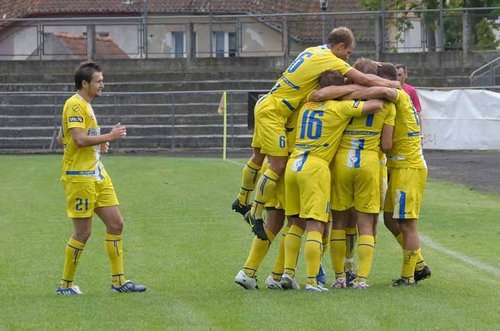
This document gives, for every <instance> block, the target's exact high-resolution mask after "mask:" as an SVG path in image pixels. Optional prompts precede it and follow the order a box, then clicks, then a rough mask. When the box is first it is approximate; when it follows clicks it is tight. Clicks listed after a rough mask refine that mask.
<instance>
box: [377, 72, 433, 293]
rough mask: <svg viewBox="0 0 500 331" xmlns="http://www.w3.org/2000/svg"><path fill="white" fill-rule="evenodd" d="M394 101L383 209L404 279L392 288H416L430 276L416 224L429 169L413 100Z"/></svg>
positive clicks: (390, 75)
mask: <svg viewBox="0 0 500 331" xmlns="http://www.w3.org/2000/svg"><path fill="white" fill-rule="evenodd" d="M378 72H379V75H380V76H381V77H386V78H388V79H390V78H395V77H396V75H397V71H396V67H395V66H394V65H392V64H390V63H384V64H382V66H380V67H379V69H378ZM396 91H397V97H396V98H395V99H394V100H393V102H394V103H395V105H396V121H395V128H394V134H393V146H392V148H391V151H390V152H389V153H388V154H387V159H388V163H387V166H388V169H389V184H388V185H389V186H388V190H387V196H386V200H385V206H384V224H385V225H386V227H387V228H388V229H389V230H390V231H391V232H392V234H393V235H394V236H395V237H396V239H397V240H398V242H399V243H400V245H401V247H402V248H403V264H402V268H401V278H399V279H397V280H396V281H394V282H393V286H414V285H415V283H416V282H418V281H420V280H422V279H425V278H428V277H430V276H431V271H430V268H429V266H427V265H426V263H425V261H424V259H423V257H422V254H421V250H420V242H419V235H418V230H417V220H418V217H419V214H420V206H421V203H422V198H423V193H424V187H425V183H426V181H427V165H426V163H425V160H424V157H423V154H422V147H421V132H420V121H419V117H418V115H417V111H416V109H415V107H414V106H413V104H412V102H411V99H410V96H409V95H408V94H407V93H405V92H404V91H403V90H401V89H398V90H396Z"/></svg>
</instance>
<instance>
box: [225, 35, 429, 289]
mask: <svg viewBox="0 0 500 331" xmlns="http://www.w3.org/2000/svg"><path fill="white" fill-rule="evenodd" d="M354 47H355V39H354V36H353V34H352V31H351V30H350V29H348V28H346V27H339V28H336V29H334V30H333V31H332V32H331V33H330V35H329V38H328V42H327V44H326V45H322V46H317V47H310V48H307V49H306V50H304V51H303V52H302V53H301V54H300V55H299V56H298V57H297V58H296V59H295V60H294V61H293V62H292V63H291V64H290V66H289V67H288V68H287V69H286V70H285V72H284V73H283V74H282V76H281V77H280V78H279V79H278V81H277V82H276V84H275V85H274V87H273V88H272V89H271V90H270V92H269V93H268V94H266V95H265V96H263V97H261V98H260V99H259V101H258V102H257V105H256V107H255V113H254V114H255V131H254V135H253V139H252V147H253V155H252V157H251V158H250V160H249V161H248V162H247V164H246V165H245V167H244V168H243V173H242V184H241V189H240V192H239V194H238V197H237V199H236V200H235V201H234V202H233V204H232V209H233V210H235V211H236V212H239V213H241V214H242V215H243V216H244V219H245V220H246V221H247V222H248V223H249V224H250V225H251V227H252V230H253V232H254V234H255V237H254V239H253V242H252V247H251V249H250V252H249V255H248V258H247V260H246V262H245V265H244V267H243V269H242V270H240V271H239V272H238V273H237V275H236V277H235V282H236V283H237V284H239V285H241V286H243V287H244V288H246V289H256V288H258V282H257V278H256V273H257V270H258V268H259V266H260V264H261V263H262V261H263V259H264V258H265V256H266V254H267V252H268V250H269V246H270V244H271V243H272V241H273V240H274V239H275V237H276V236H277V235H278V233H279V232H280V231H281V230H282V235H281V240H280V243H279V250H278V256H277V258H276V261H275V264H274V266H273V269H272V272H271V274H270V275H269V276H268V277H267V279H266V281H265V284H266V287H267V288H270V289H300V285H299V282H298V281H297V277H296V275H295V272H296V267H297V260H298V255H299V250H300V246H301V243H302V235H303V233H304V232H306V242H305V247H304V256H305V262H306V277H307V282H306V285H305V289H306V290H308V291H315V292H323V291H328V287H327V285H326V284H325V277H324V273H323V270H322V267H321V258H322V256H323V253H324V252H325V251H326V249H327V247H328V245H329V247H330V256H331V261H332V267H333V271H334V272H335V280H334V281H333V283H332V285H331V287H332V288H344V287H347V286H352V287H353V288H356V289H366V288H368V287H369V285H368V282H367V278H368V276H369V273H370V269H371V265H372V261H373V255H374V248H375V242H376V230H377V220H378V216H379V213H380V212H381V211H383V212H384V223H385V225H386V227H387V228H388V229H389V230H390V231H391V233H392V234H393V235H394V236H395V238H396V239H397V241H398V243H399V244H400V245H401V247H402V250H403V264H402V269H401V276H400V278H398V279H397V280H395V281H394V282H393V283H392V285H393V286H414V285H415V284H416V283H417V282H418V281H420V280H423V279H425V278H428V277H430V275H431V272H430V268H429V267H428V266H427V265H426V263H425V261H424V259H423V257H422V254H421V251H420V244H419V236H418V231H417V220H418V217H419V211H420V206H421V202H422V197H423V191H424V186H425V183H426V179H427V167H426V164H425V161H424V158H423V154H422V147H421V132H420V121H419V117H418V115H417V113H416V110H415V107H414V106H413V104H412V101H411V99H410V97H409V95H408V94H406V93H405V92H404V91H403V90H402V89H401V84H400V83H399V82H398V81H397V80H396V79H397V70H396V68H395V66H394V65H392V64H390V63H378V62H374V61H371V60H368V59H359V60H358V61H357V62H356V63H355V64H354V66H353V67H351V66H350V65H349V64H348V63H347V62H346V61H347V60H348V58H349V55H350V54H351V53H352V50H353V49H354ZM388 173H389V175H388ZM253 191H255V197H254V201H253V203H251V202H250V194H251V193H252V192H253ZM264 214H265V218H264ZM285 218H287V220H288V221H287V222H286V226H285V227H284V228H283V226H284V224H285ZM264 219H265V222H264ZM282 228H283V229H282ZM356 229H357V230H356ZM356 235H357V236H358V268H357V270H355V268H354V266H353V265H352V250H353V247H354V240H355V238H356ZM346 256H347V259H346Z"/></svg>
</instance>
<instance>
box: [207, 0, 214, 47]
mask: <svg viewBox="0 0 500 331" xmlns="http://www.w3.org/2000/svg"><path fill="white" fill-rule="evenodd" d="M208 6H209V7H208V45H209V50H210V57H212V56H213V45H212V0H210V2H209V3H208Z"/></svg>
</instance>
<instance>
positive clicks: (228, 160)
mask: <svg viewBox="0 0 500 331" xmlns="http://www.w3.org/2000/svg"><path fill="white" fill-rule="evenodd" d="M226 161H227V162H229V163H233V164H237V165H239V166H244V165H245V164H246V163H241V162H238V161H234V160H231V159H226Z"/></svg>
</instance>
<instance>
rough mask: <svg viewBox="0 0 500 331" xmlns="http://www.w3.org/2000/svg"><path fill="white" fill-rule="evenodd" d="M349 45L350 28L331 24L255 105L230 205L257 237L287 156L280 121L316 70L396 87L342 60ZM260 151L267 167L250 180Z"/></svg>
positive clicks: (298, 101) (257, 166) (311, 83)
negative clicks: (324, 39) (248, 149)
mask: <svg viewBox="0 0 500 331" xmlns="http://www.w3.org/2000/svg"><path fill="white" fill-rule="evenodd" d="M354 47H355V40H354V35H353V34H352V31H351V30H350V29H348V28H346V27H339V28H336V29H334V30H333V31H332V32H331V33H330V35H329V38H328V43H327V44H326V45H322V46H317V47H310V48H307V49H306V50H304V51H303V52H302V53H300V54H299V56H298V57H297V58H296V59H295V60H294V61H293V62H292V63H291V64H290V66H289V67H288V68H287V69H286V70H285V72H284V73H283V75H282V76H281V77H280V78H279V79H278V81H277V82H276V84H275V85H274V87H273V88H272V89H271V90H270V92H269V93H268V94H266V95H265V96H263V97H262V98H260V99H259V101H258V103H257V105H256V107H255V131H254V134H253V139H252V147H253V155H252V157H251V159H250V160H249V161H248V162H247V164H246V165H245V167H244V168H243V173H242V184H241V190H240V193H239V195H238V198H237V199H236V200H235V201H234V202H233V204H232V209H233V210H235V211H237V212H239V213H241V214H245V218H246V220H247V221H248V222H249V223H251V224H252V228H253V231H254V232H255V233H256V234H257V236H258V237H259V238H261V239H266V238H267V235H266V233H265V231H264V225H263V219H262V211H263V208H264V206H265V204H266V202H267V201H268V200H269V199H272V197H273V196H274V191H275V189H276V183H277V182H278V180H279V178H280V177H281V175H282V174H283V172H284V170H285V166H286V162H287V159H288V142H287V139H286V132H285V123H286V122H287V119H288V117H289V116H290V115H291V114H292V113H293V112H295V111H297V110H298V109H299V108H300V107H301V105H302V103H303V102H304V99H305V98H306V96H308V95H309V94H310V92H311V91H313V90H314V89H315V88H316V87H317V80H318V77H319V75H320V74H321V73H323V72H325V71H327V70H338V71H340V72H341V73H342V75H345V76H346V77H348V78H349V79H350V80H352V81H354V82H356V83H358V84H361V85H366V86H373V85H381V86H394V87H399V86H400V84H399V82H397V81H388V80H385V79H381V78H380V77H377V76H375V75H365V74H363V73H361V72H359V71H357V70H355V69H353V68H351V66H350V65H349V64H348V63H347V62H345V61H347V59H348V58H349V55H350V54H351V53H352V50H353V49H354ZM347 89H349V87H347ZM343 94H345V92H344V93H343ZM340 95H342V94H340ZM340 95H339V96H340ZM323 100H326V99H323ZM265 156H267V157H268V159H269V163H270V164H269V168H268V169H267V170H266V171H265V172H264V173H263V174H262V176H261V177H260V179H259V180H258V182H257V183H256V181H255V179H256V176H255V174H256V173H257V172H258V171H259V170H260V168H261V166H262V163H263V161H264V157H265ZM255 187H257V188H258V189H257V191H256V193H255V198H254V203H253V205H252V207H251V210H250V206H249V202H248V196H249V192H250V191H253V190H254V189H255ZM249 210H250V212H247V211H249Z"/></svg>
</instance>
